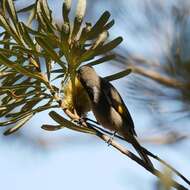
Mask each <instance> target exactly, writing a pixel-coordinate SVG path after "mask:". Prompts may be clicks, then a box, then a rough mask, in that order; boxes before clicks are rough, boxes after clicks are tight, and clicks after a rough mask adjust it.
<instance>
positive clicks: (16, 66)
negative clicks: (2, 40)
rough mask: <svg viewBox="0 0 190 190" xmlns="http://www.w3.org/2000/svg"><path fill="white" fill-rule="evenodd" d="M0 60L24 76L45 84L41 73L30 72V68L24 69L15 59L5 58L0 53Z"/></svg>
mask: <svg viewBox="0 0 190 190" xmlns="http://www.w3.org/2000/svg"><path fill="white" fill-rule="evenodd" d="M0 62H1V64H3V65H6V66H7V67H10V68H12V69H14V70H16V71H17V72H19V73H21V74H23V75H25V76H28V77H31V78H35V79H38V80H40V81H41V82H43V83H45V84H46V83H47V81H46V80H45V79H44V77H43V76H42V74H41V73H39V72H38V73H37V72H36V73H32V72H31V71H30V70H27V69H25V68H24V67H22V66H20V65H19V64H18V63H16V62H15V61H14V62H13V61H10V60H9V59H7V58H6V57H5V56H4V55H3V54H2V53H0Z"/></svg>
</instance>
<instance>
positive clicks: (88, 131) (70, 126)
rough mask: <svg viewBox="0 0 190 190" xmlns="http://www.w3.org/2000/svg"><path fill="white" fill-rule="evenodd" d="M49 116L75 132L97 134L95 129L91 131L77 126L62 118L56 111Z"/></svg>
mask: <svg viewBox="0 0 190 190" xmlns="http://www.w3.org/2000/svg"><path fill="white" fill-rule="evenodd" d="M49 115H50V117H51V118H52V119H53V120H55V121H56V122H57V123H59V124H60V125H61V126H65V127H67V128H69V129H72V130H75V131H78V132H83V133H90V134H96V132H95V131H94V130H93V129H90V128H87V127H82V126H77V125H76V124H74V123H72V122H71V121H68V120H67V119H65V118H63V117H62V116H60V115H59V114H58V113H56V112H55V111H51V112H50V113H49Z"/></svg>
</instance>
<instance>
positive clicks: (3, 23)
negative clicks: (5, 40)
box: [0, 14, 22, 45]
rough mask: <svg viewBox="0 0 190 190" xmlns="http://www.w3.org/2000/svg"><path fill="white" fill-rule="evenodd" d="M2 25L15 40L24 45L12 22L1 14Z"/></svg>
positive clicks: (0, 21) (0, 22) (0, 24)
mask: <svg viewBox="0 0 190 190" xmlns="http://www.w3.org/2000/svg"><path fill="white" fill-rule="evenodd" d="M0 26H2V27H3V28H4V29H5V31H6V32H7V33H8V34H9V35H10V36H12V37H13V38H14V40H15V41H16V42H17V43H18V44H20V45H22V41H21V40H20V37H19V35H18V34H17V32H16V30H14V29H13V28H12V27H11V26H10V24H9V23H8V22H7V20H6V18H5V17H3V16H2V15H1V14H0Z"/></svg>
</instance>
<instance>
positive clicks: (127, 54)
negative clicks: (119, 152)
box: [111, 0, 190, 143]
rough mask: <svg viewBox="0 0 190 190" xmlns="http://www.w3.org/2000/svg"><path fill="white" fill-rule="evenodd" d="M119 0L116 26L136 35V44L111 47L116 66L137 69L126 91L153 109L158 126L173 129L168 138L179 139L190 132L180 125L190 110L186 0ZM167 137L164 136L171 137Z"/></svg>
mask: <svg viewBox="0 0 190 190" xmlns="http://www.w3.org/2000/svg"><path fill="white" fill-rule="evenodd" d="M111 2H112V1H111ZM118 3H119V4H120V5H119V7H120V11H119V13H118V20H119V19H120V20H121V18H123V19H122V24H121V23H120V25H119V27H120V31H122V33H125V34H126V35H131V36H132V38H134V43H135V40H136V41H138V40H139V43H138V47H137V49H140V50H137V51H136V52H135V51H134V50H133V49H134V48H133V47H132V45H131V48H130V41H129V42H128V43H129V45H128V46H125V45H123V46H122V47H120V49H119V51H116V52H115V54H116V58H115V61H116V62H119V63H121V65H118V63H117V66H118V67H123V66H122V65H124V66H127V67H130V68H131V69H132V70H133V72H134V74H135V75H134V77H133V78H132V79H131V80H130V81H127V83H128V84H127V86H128V87H129V90H128V92H129V94H131V95H132V97H133V98H134V100H139V101H140V102H141V103H142V104H143V105H144V106H145V107H146V108H147V109H148V110H149V112H151V117H153V118H154V119H155V120H154V119H152V120H154V121H155V124H156V123H157V124H158V126H159V129H160V130H165V129H167V130H169V131H170V132H172V134H175V135H174V136H175V137H174V136H172V142H173V141H175V140H176V142H180V141H178V139H181V138H182V139H185V138H188V136H189V135H184V134H181V131H183V130H180V129H181V123H183V122H184V121H188V119H189V116H190V111H189V110H190V10H189V7H190V2H189V1H188V0H184V1H177V0H176V1H173V2H172V3H171V2H170V3H169V2H165V1H154V2H152V1H148V0H144V1H142V2H141V3H140V1H138V0H136V1H134V2H133V3H134V4H137V3H140V4H141V5H142V6H140V5H139V6H138V8H137V7H135V6H134V4H133V3H132V2H131V1H129V2H128V3H125V2H124V1H121V2H118ZM130 6H131V7H130ZM139 7H140V8H139ZM112 8H113V10H115V11H116V9H115V8H114V7H112ZM133 8H134V10H132V9H133ZM135 8H136V9H135ZM136 11H139V13H138V16H137V14H136V15H135V12H136ZM135 16H136V17H135ZM129 20H130V23H129ZM141 20H142V22H141ZM141 42H144V43H141ZM139 52H140V53H139ZM151 54H152V55H151ZM139 101H138V102H139ZM168 125H170V127H168ZM186 130H187V132H188V129H186ZM176 136H177V138H176ZM167 137H169V136H167V135H166V136H165V137H164V140H163V142H165V143H167V142H168V141H169V142H170V141H171V136H170V137H169V140H166V139H165V138H167ZM178 137H179V138H178ZM155 140H156V139H155Z"/></svg>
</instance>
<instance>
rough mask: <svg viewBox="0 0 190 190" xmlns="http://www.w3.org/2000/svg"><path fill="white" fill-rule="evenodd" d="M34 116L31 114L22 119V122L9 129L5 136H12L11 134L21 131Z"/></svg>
mask: <svg viewBox="0 0 190 190" xmlns="http://www.w3.org/2000/svg"><path fill="white" fill-rule="evenodd" d="M32 116H33V114H30V115H28V116H27V117H25V118H23V119H21V120H20V121H19V122H18V124H17V125H16V126H14V127H11V128H9V129H8V130H6V131H5V132H4V133H3V134H4V135H5V136H7V135H10V134H12V133H14V132H16V131H17V130H19V129H20V128H21V127H22V126H23V125H24V124H25V123H26V122H28V121H29V120H30V119H31V118H32Z"/></svg>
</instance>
